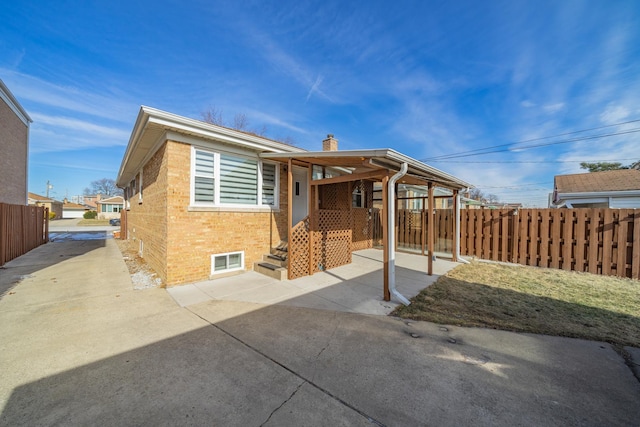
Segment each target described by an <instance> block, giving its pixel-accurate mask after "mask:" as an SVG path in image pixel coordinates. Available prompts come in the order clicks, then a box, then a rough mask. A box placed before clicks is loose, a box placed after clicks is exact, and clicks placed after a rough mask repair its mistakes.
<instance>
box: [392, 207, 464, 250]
mask: <svg viewBox="0 0 640 427" xmlns="http://www.w3.org/2000/svg"><path fill="white" fill-rule="evenodd" d="M429 219H430V218H429V215H427V210H426V209H422V210H412V209H399V210H398V211H397V215H396V238H397V241H398V245H397V246H398V248H399V249H407V250H412V251H420V252H421V253H422V254H423V255H425V254H426V253H427V252H428V241H427V230H428V229H429ZM434 220H435V223H434V243H435V245H434V251H435V252H447V253H452V252H453V221H454V220H455V217H454V212H453V210H452V209H436V210H435V215H434Z"/></svg>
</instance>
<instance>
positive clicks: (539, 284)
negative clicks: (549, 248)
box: [393, 262, 640, 348]
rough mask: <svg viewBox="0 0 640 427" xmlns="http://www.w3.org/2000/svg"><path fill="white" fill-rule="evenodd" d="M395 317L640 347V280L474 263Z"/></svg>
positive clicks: (443, 279) (453, 273)
mask: <svg viewBox="0 0 640 427" xmlns="http://www.w3.org/2000/svg"><path fill="white" fill-rule="evenodd" d="M393 315H396V316H399V317H403V318H410V319H415V320H426V321H430V322H436V323H444V324H450V325H459V326H480V327H487V328H495V329H504V330H509V331H520V332H532V333H536V334H546V335H559V336H566V337H575V338H585V339H589V340H597V341H607V342H609V343H612V344H614V345H615V346H616V347H618V348H620V347H621V346H624V345H628V346H633V347H640V281H637V280H631V279H621V278H617V277H610V276H600V275H595V274H588V273H578V272H570V271H563V270H555V269H545V268H536V267H525V266H517V265H504V264H496V263H486V262H472V263H471V264H463V265H460V266H458V267H456V268H455V269H453V270H451V271H450V272H449V273H448V274H447V275H445V276H442V277H440V278H439V279H438V281H437V282H436V283H435V284H433V285H432V286H430V287H428V288H426V289H424V290H423V291H422V292H421V293H420V294H419V295H417V296H416V297H415V298H413V299H412V300H411V305H410V306H408V307H404V306H400V307H398V308H397V309H396V310H395V311H394V313H393Z"/></svg>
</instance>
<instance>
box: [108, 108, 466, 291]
mask: <svg viewBox="0 0 640 427" xmlns="http://www.w3.org/2000/svg"><path fill="white" fill-rule="evenodd" d="M337 142H338V141H337V140H336V139H335V138H333V136H332V135H329V136H328V137H327V139H325V140H324V141H323V151H306V150H302V149H300V148H296V147H293V146H290V145H287V144H284V143H281V142H277V141H273V140H269V139H266V138H263V137H259V136H256V135H252V134H248V133H245V132H240V131H237V130H233V129H228V128H225V127H221V126H216V125H212V124H209V123H205V122H202V121H199V120H193V119H189V118H186V117H181V116H178V115H175V114H171V113H167V112H164V111H160V110H156V109H153V108H149V107H141V109H140V113H139V115H138V118H137V120H136V123H135V125H134V128H133V131H132V134H131V138H130V140H129V144H128V146H127V148H126V151H125V154H124V157H123V160H122V164H121V166H120V170H119V173H118V178H117V185H118V187H120V188H122V189H123V190H124V197H125V210H124V211H123V216H122V217H123V222H122V233H123V238H127V239H130V240H133V241H135V242H137V245H138V248H139V253H140V255H141V256H143V257H144V258H145V260H146V261H147V263H148V264H149V266H151V267H152V268H153V269H154V270H155V271H156V272H157V273H158V275H159V276H160V277H161V279H162V280H163V282H164V283H165V284H167V285H169V286H173V285H179V284H183V283H190V282H194V281H199V280H206V279H209V278H215V277H221V276H223V275H228V274H234V273H238V272H242V271H244V270H248V269H252V268H255V269H257V270H258V271H261V269H265V268H266V269H267V270H272V271H275V270H282V269H284V274H286V277H287V278H289V279H294V278H296V277H301V276H305V275H310V274H313V273H315V272H317V271H322V270H325V269H330V268H334V267H336V266H338V265H343V264H346V263H349V262H351V253H352V251H354V250H358V249H364V248H370V247H372V246H373V244H374V236H373V232H372V230H373V224H372V217H373V215H372V210H373V209H374V207H373V184H374V183H375V182H381V183H382V193H383V194H382V198H383V199H384V200H385V201H386V202H388V204H387V206H390V209H393V207H392V205H393V202H394V201H395V183H396V181H398V183H406V184H414V185H425V186H427V187H428V188H429V194H430V196H431V202H430V203H431V206H433V205H434V203H433V190H434V188H435V186H436V185H437V186H442V187H444V188H448V189H450V190H452V191H453V195H454V198H455V197H456V196H458V191H459V190H461V189H464V188H467V187H470V185H469V184H467V183H466V182H463V181H461V180H459V179H458V178H455V177H453V176H451V175H448V174H446V173H444V172H441V171H439V170H437V169H435V168H431V167H430V166H428V165H425V164H424V163H421V162H419V161H417V160H415V159H411V158H409V157H407V156H404V155H402V154H400V153H398V152H396V151H394V150H391V149H379V150H348V151H338V150H337ZM457 199H458V200H459V196H458V197H457ZM382 212H383V218H386V214H385V212H386V210H385V209H382ZM391 217H393V216H391ZM384 228H385V232H384V236H383V238H384V239H383V240H384V243H386V244H384V251H385V298H386V299H388V298H389V292H388V289H387V288H388V287H389V286H388V283H391V288H392V290H391V293H393V283H394V281H393V280H394V277H395V276H394V275H393V261H394V255H393V254H394V252H393V250H394V249H393V245H390V244H389V242H392V241H394V240H395V239H394V238H393V235H392V233H393V227H389V226H385V227H384ZM390 233H391V234H390ZM285 247H286V249H287V252H286V254H282V252H278V249H284V248H285ZM274 253H276V258H278V260H274V258H273V257H274V255H273V254H274ZM278 255H280V256H278ZM454 256H455V254H454ZM284 258H286V262H284V263H282V262H279V261H283V260H284ZM428 259H429V266H430V267H431V257H429V258H428ZM387 261H388V262H387ZM271 262H273V263H274V264H272V263H271ZM278 264H280V265H282V264H285V266H284V267H281V266H279V265H278ZM265 266H266V267H265ZM394 295H395V294H394Z"/></svg>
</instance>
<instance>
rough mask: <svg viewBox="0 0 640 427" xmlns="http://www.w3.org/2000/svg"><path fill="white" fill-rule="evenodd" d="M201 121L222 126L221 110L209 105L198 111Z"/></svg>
mask: <svg viewBox="0 0 640 427" xmlns="http://www.w3.org/2000/svg"><path fill="white" fill-rule="evenodd" d="M200 115H201V116H202V121H204V122H207V123H211V124H212V125H218V126H224V119H223V118H222V110H220V109H218V108H216V107H209V109H208V110H205V111H203V112H201V113H200Z"/></svg>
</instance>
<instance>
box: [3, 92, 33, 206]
mask: <svg viewBox="0 0 640 427" xmlns="http://www.w3.org/2000/svg"><path fill="white" fill-rule="evenodd" d="M0 124H1V125H0V146H2V156H0V182H1V183H2V184H1V185H0V203H10V204H16V205H26V204H27V149H28V146H27V145H28V128H27V126H26V125H25V124H24V123H23V122H22V121H21V120H20V118H19V117H17V116H16V114H15V113H14V112H13V111H12V110H11V108H9V106H8V105H7V104H5V103H4V101H3V100H0Z"/></svg>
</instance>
